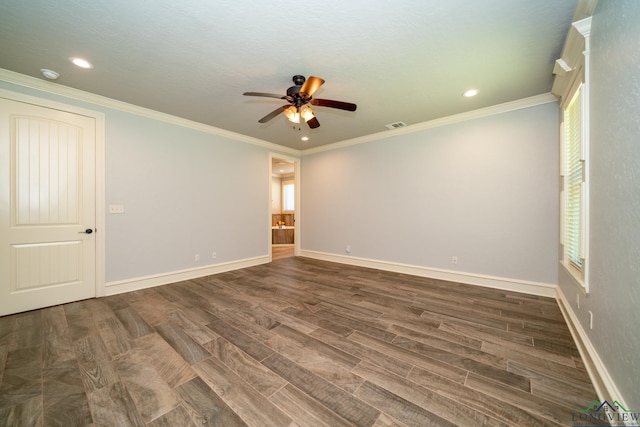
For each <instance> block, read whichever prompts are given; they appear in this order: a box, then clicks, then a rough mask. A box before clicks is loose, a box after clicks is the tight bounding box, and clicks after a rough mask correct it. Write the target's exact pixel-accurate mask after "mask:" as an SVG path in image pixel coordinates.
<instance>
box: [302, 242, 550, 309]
mask: <svg viewBox="0 0 640 427" xmlns="http://www.w3.org/2000/svg"><path fill="white" fill-rule="evenodd" d="M300 256H304V257H308V258H315V259H320V260H324V261H331V262H337V263H341V264H349V265H357V266H359V267H369V268H375V269H378V270H385V271H392V272H394V273H404V274H410V275H413V276H420V277H428V278H430V279H439V280H447V281H450V282H456V283H466V284H469V285H477V286H484V287H487V288H494V289H502V290H506V291H513V292H521V293H525V294H529V295H537V296H543V297H549V298H555V297H556V287H557V286H556V285H553V284H549V283H538V282H529V281H524V280H516V279H509V278H504V277H495V276H485V275H479V274H471V273H464V272H459V271H451V270H443V269H437V268H429V267H423V266H419V265H410V264H401V263H396V262H389V261H380V260H374V259H368V258H358V257H353V256H345V255H336V254H331V253H326V252H316V251H308V250H301V251H300Z"/></svg>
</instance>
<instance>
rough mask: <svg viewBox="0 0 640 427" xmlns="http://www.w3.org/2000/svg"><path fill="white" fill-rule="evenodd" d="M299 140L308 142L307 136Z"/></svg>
mask: <svg viewBox="0 0 640 427" xmlns="http://www.w3.org/2000/svg"><path fill="white" fill-rule="evenodd" d="M300 139H301V140H303V141H308V140H309V137H308V136H303V137H302V138H300Z"/></svg>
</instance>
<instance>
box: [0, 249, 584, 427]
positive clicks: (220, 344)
mask: <svg viewBox="0 0 640 427" xmlns="http://www.w3.org/2000/svg"><path fill="white" fill-rule="evenodd" d="M594 399H596V395H595V392H594V390H593V387H592V385H591V383H590V381H589V378H588V376H587V373H586V372H585V369H584V367H583V365H582V363H581V361H580V358H579V355H578V352H577V350H576V347H575V345H574V343H573V342H572V339H571V336H570V334H569V331H568V329H567V326H566V325H565V323H564V321H563V319H562V316H561V314H560V311H559V309H558V307H557V304H556V302H555V301H554V300H552V299H545V298H539V297H532V296H527V295H522V294H516V293H511V292H505V291H498V290H490V289H485V288H479V287H473V286H468V285H461V284H455V283H446V282H441V281H436V280H429V279H424V278H417V277H413V276H406V275H400V274H395V273H388V272H381V271H377V270H371V269H365V268H359V267H349V266H345V265H340V264H333V263H329V262H323V261H317V260H311V259H306V258H300V257H289V258H283V259H280V260H277V261H274V262H272V263H271V264H266V265H262V266H257V267H252V268H247V269H243V270H238V271H233V272H228V273H223V274H219V275H215V276H210V277H207V278H202V279H198V280H191V281H186V282H181V283H176V284H172V285H167V286H161V287H156V288H152V289H147V290H142V291H137V292H132V293H128V294H123V295H117V296H112V297H107V298H100V299H93V300H86V301H80V302H76V303H71V304H66V305H63V306H56V307H51V308H46V309H42V310H36V311H31V312H27V313H22V314H17V315H13V316H6V317H2V318H0V424H2V425H6V426H12V427H13V426H22V425H25V426H40V425H46V426H54V425H56V426H57V425H63V426H74V425H90V424H92V423H93V424H94V425H98V426H128V425H134V426H143V425H148V426H202V425H207V426H211V425H214V426H236V425H250V426H260V427H262V426H287V425H298V426H322V425H326V426H346V425H357V426H378V427H382V426H395V425H407V426H429V425H437V426H446V425H468V426H479V425H509V426H525V425H535V426H540V425H571V414H572V413H573V412H576V411H577V410H580V409H583V408H586V407H587V406H588V405H589V404H590V403H591V402H592V401H593V400H594Z"/></svg>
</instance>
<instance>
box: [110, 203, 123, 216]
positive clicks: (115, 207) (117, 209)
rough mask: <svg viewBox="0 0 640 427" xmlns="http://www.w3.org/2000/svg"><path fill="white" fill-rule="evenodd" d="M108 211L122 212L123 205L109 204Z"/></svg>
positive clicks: (113, 212)
mask: <svg viewBox="0 0 640 427" xmlns="http://www.w3.org/2000/svg"><path fill="white" fill-rule="evenodd" d="M109 213H112V214H121V213H124V205H109Z"/></svg>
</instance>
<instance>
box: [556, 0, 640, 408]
mask: <svg viewBox="0 0 640 427" xmlns="http://www.w3.org/2000/svg"><path fill="white" fill-rule="evenodd" d="M639 23H640V2H638V1H636V0H626V1H623V0H618V1H600V2H598V6H597V8H596V11H595V14H594V16H593V20H592V27H591V43H592V44H591V78H592V80H591V99H590V102H591V142H590V143H591V152H590V155H591V175H590V180H591V181H590V186H591V192H590V198H591V200H590V206H589V209H590V216H591V218H590V228H589V236H590V239H589V245H590V253H589V262H590V274H591V279H590V285H589V290H590V293H589V295H588V296H587V297H586V300H584V299H583V302H582V304H581V306H580V308H579V309H578V308H577V306H576V305H575V294H576V292H577V287H576V286H575V285H574V284H573V283H572V281H571V280H570V278H569V277H568V276H567V274H566V273H564V271H562V270H561V271H562V274H561V275H560V286H561V288H562V291H563V292H564V294H565V295H566V296H567V299H568V300H569V301H570V303H571V304H572V308H573V310H574V312H575V314H576V316H577V317H578V318H579V320H580V322H581V324H582V327H583V329H584V330H585V331H586V332H587V334H588V336H589V339H590V341H591V342H592V344H593V345H594V347H595V348H596V351H597V352H598V354H599V356H600V358H601V359H602V360H603V362H604V363H605V365H606V367H607V370H608V371H609V374H610V375H611V376H612V377H613V380H614V382H615V383H616V385H617V387H618V389H619V391H620V393H622V396H611V398H614V399H622V398H624V400H625V403H626V405H627V409H634V410H635V409H638V408H640V387H638V380H640V336H639V332H640V329H639V328H640V309H639V307H640V56H639V55H638V53H639V52H640V24H639ZM589 310H591V311H592V312H593V318H594V327H593V330H589V314H588V312H589Z"/></svg>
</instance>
